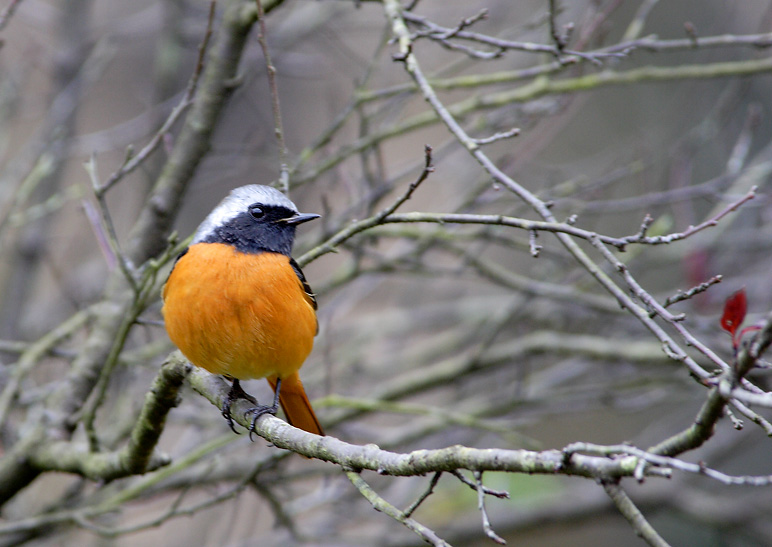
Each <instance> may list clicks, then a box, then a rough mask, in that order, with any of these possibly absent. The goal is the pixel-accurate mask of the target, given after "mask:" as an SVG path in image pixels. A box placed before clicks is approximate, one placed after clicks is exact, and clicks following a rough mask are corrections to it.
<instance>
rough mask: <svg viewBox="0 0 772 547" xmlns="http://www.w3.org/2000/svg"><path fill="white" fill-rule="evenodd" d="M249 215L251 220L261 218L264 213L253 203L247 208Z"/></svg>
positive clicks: (258, 205)
mask: <svg viewBox="0 0 772 547" xmlns="http://www.w3.org/2000/svg"><path fill="white" fill-rule="evenodd" d="M249 214H250V215H252V218H262V217H263V215H265V211H263V208H262V207H260V204H258V203H255V204H254V205H250V206H249Z"/></svg>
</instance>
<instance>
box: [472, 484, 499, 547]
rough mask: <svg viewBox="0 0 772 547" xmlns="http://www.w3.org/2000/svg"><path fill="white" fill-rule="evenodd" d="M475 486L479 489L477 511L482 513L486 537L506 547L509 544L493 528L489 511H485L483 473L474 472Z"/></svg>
mask: <svg viewBox="0 0 772 547" xmlns="http://www.w3.org/2000/svg"><path fill="white" fill-rule="evenodd" d="M472 475H474V481H475V486H476V487H477V510H478V511H480V515H481V517H482V522H483V531H484V532H485V535H486V536H488V537H489V538H490V539H491V540H493V541H494V542H495V543H498V544H499V545H506V544H507V542H506V541H504V538H502V537H501V536H499V535H498V534H497V533H496V532H495V531H494V530H493V527H492V526H491V521H490V519H489V518H488V511H487V510H486V509H485V492H484V491H483V484H482V471H473V472H472Z"/></svg>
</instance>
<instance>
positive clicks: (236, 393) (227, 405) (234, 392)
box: [222, 378, 257, 435]
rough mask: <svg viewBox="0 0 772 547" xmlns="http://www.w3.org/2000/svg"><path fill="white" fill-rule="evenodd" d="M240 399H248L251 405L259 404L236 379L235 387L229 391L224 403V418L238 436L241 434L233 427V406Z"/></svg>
mask: <svg viewBox="0 0 772 547" xmlns="http://www.w3.org/2000/svg"><path fill="white" fill-rule="evenodd" d="M238 399H246V400H247V401H249V402H250V403H253V404H257V399H255V398H254V397H252V396H251V395H250V394H249V393H247V392H246V391H244V390H243V389H242V388H241V384H240V383H239V381H238V380H237V379H236V378H234V379H233V385H232V386H231V389H230V391H228V395H226V396H225V400H224V401H223V402H222V415H223V418H225V421H226V422H228V426H229V427H230V428H231V431H233V432H234V433H235V434H236V435H239V432H238V431H236V427H235V426H234V425H233V417H231V405H232V404H233V402H234V401H236V400H238Z"/></svg>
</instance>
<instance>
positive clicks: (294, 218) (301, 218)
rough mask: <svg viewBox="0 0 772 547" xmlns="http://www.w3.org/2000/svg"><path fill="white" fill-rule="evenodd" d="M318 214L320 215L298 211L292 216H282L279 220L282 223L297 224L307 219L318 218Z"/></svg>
mask: <svg viewBox="0 0 772 547" xmlns="http://www.w3.org/2000/svg"><path fill="white" fill-rule="evenodd" d="M320 216H321V215H317V214H315V213H298V214H296V215H294V216H291V217H287V218H283V219H281V220H280V221H279V222H283V223H284V224H289V225H290V226H295V225H297V224H303V223H304V222H308V221H309V220H314V219H315V218H319V217H320Z"/></svg>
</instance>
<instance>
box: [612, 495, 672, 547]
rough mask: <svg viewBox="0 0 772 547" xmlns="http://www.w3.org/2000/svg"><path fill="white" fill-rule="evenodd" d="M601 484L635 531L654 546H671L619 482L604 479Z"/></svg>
mask: <svg viewBox="0 0 772 547" xmlns="http://www.w3.org/2000/svg"><path fill="white" fill-rule="evenodd" d="M601 484H602V486H603V489H604V490H605V491H606V494H608V497H609V498H611V501H613V502H614V505H615V506H616V508H617V509H618V510H619V512H620V513H622V516H624V517H625V518H626V519H627V521H628V522H629V523H630V526H632V527H633V530H635V533H637V534H638V535H639V536H641V538H642V539H643V540H644V541H645V542H646V543H648V544H649V545H651V546H652V547H670V544H669V543H668V542H666V541H665V540H664V539H663V538H662V536H660V535H659V534H658V533H657V531H656V530H655V529H654V527H653V526H652V525H651V524H649V521H648V520H646V517H644V516H643V513H641V510H640V509H638V507H636V506H635V504H634V503H633V500H631V499H630V497H629V496H628V495H627V492H625V491H624V490H622V488H621V487H620V486H619V484H618V483H616V482H608V481H604V482H602V483H601Z"/></svg>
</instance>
